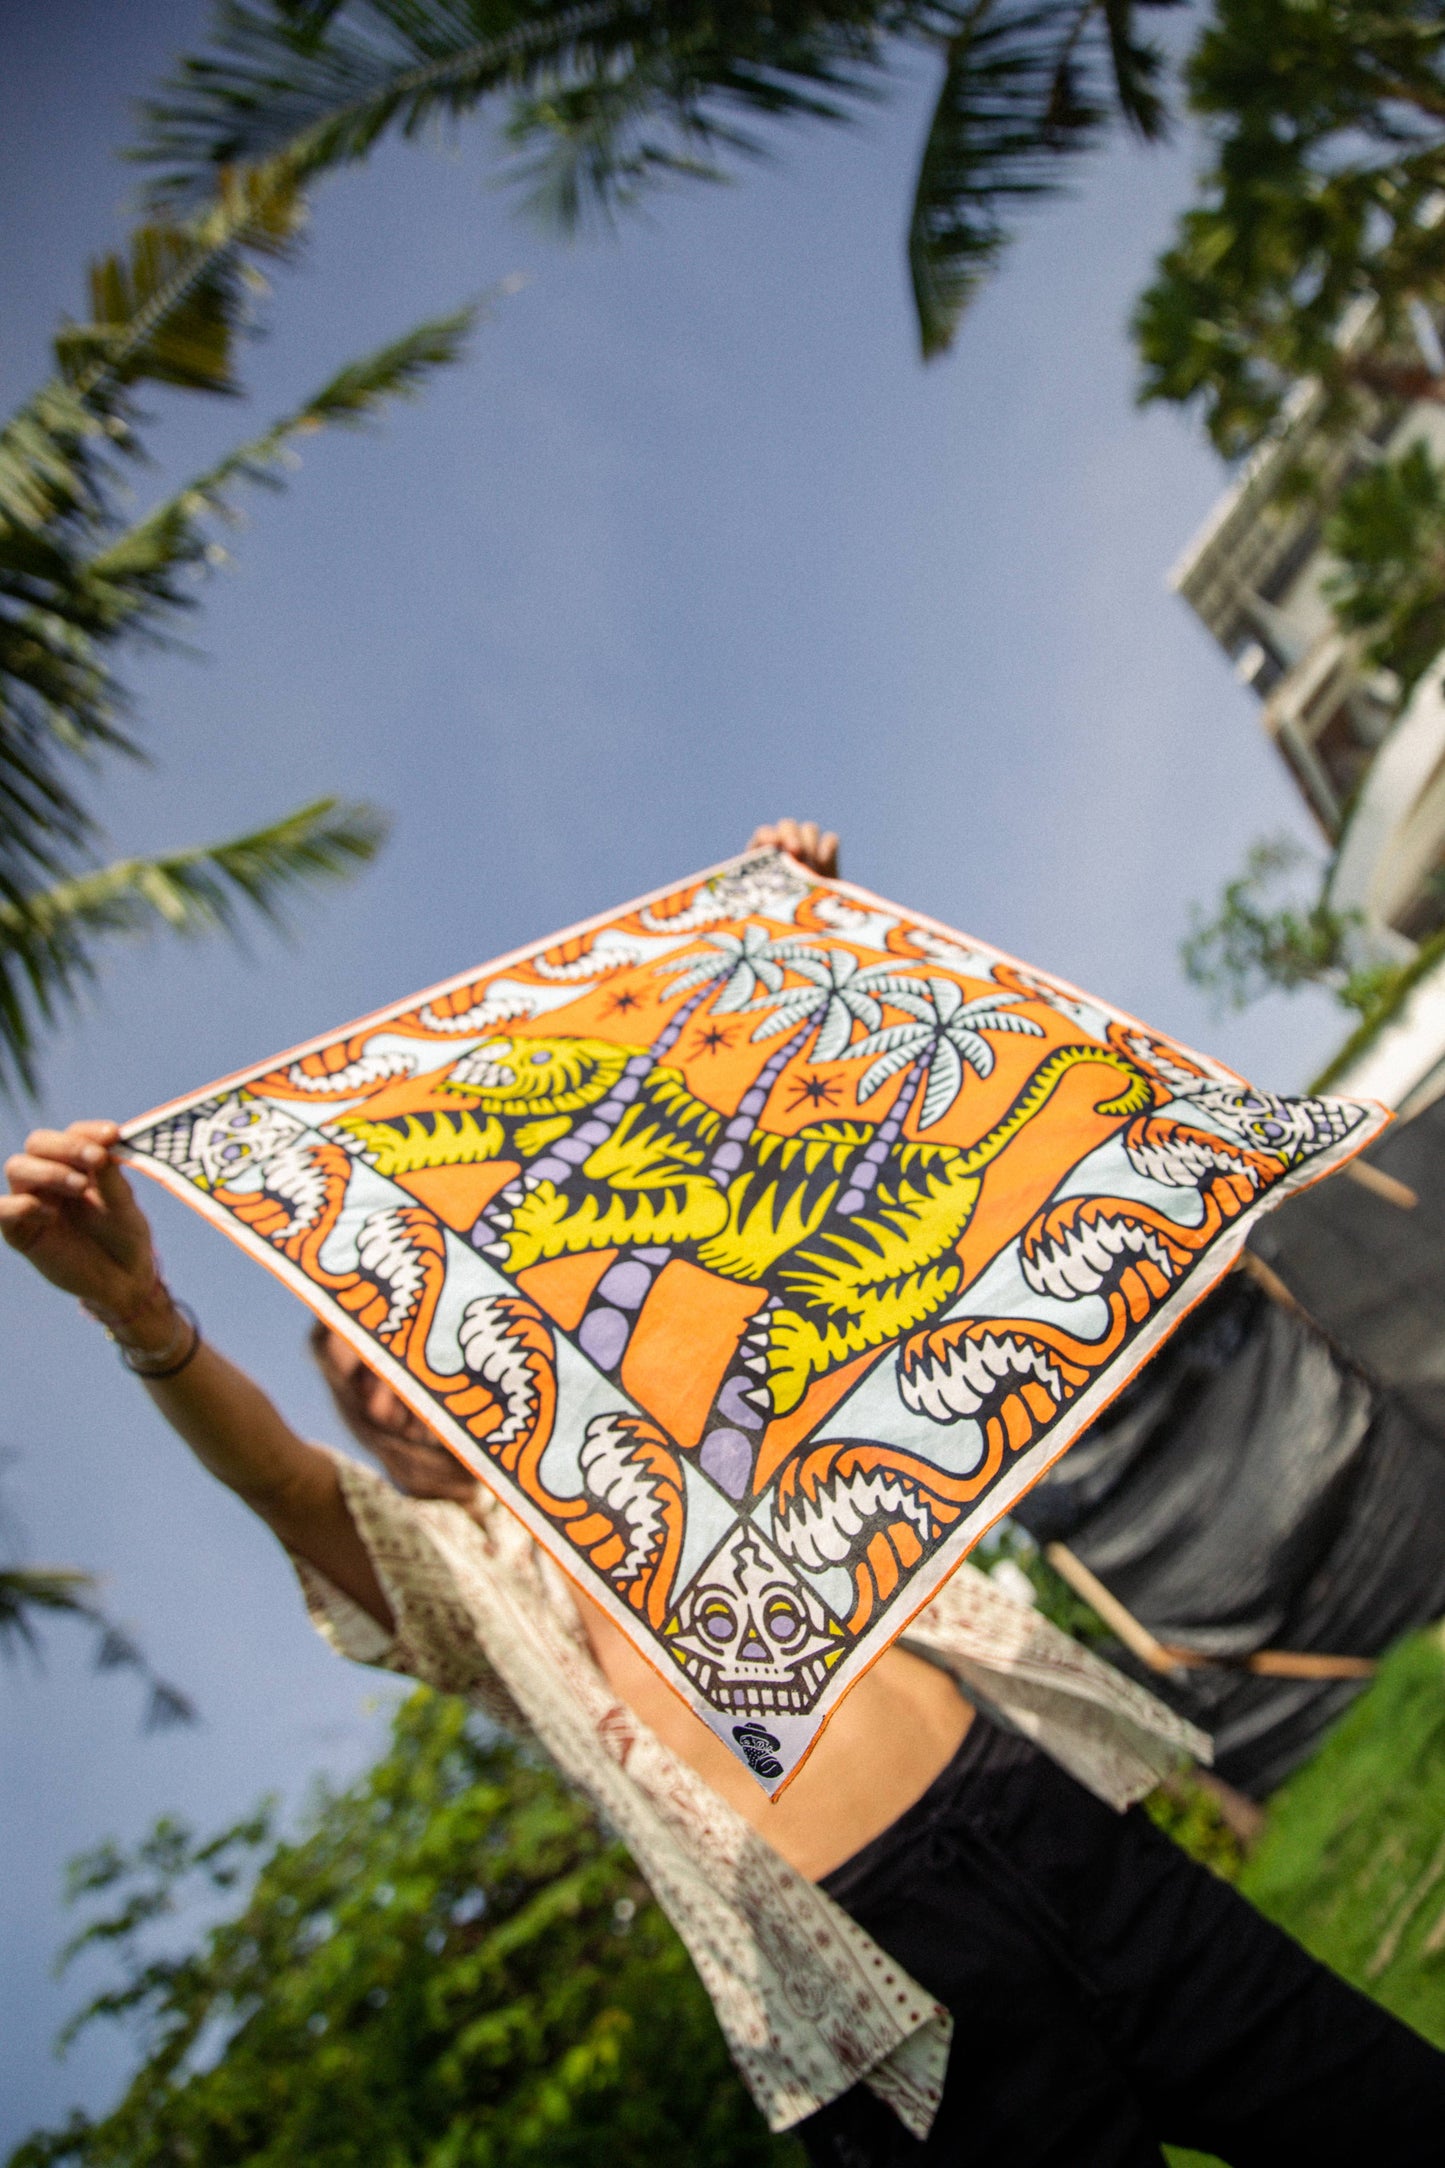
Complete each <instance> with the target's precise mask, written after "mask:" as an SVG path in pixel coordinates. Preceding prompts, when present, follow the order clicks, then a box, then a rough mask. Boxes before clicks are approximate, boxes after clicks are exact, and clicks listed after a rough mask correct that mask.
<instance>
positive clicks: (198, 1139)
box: [126, 851, 1388, 1794]
mask: <svg viewBox="0 0 1445 2168" xmlns="http://www.w3.org/2000/svg"><path fill="white" fill-rule="evenodd" d="M1387 1119H1388V1115H1387V1114H1386V1113H1385V1111H1384V1110H1383V1109H1382V1108H1379V1107H1376V1106H1373V1105H1370V1104H1365V1103H1360V1102H1352V1101H1349V1100H1343V1099H1316V1098H1304V1099H1280V1098H1276V1097H1275V1096H1273V1095H1272V1094H1271V1093H1268V1092H1261V1091H1256V1090H1253V1089H1252V1088H1251V1087H1250V1086H1249V1085H1247V1084H1246V1083H1244V1082H1243V1081H1242V1080H1241V1079H1240V1078H1239V1077H1237V1076H1235V1075H1234V1074H1233V1073H1232V1072H1231V1071H1229V1070H1228V1069H1225V1068H1223V1067H1222V1066H1221V1065H1220V1064H1219V1063H1217V1062H1214V1061H1210V1060H1207V1059H1205V1058H1204V1057H1202V1056H1200V1055H1198V1054H1194V1053H1190V1052H1189V1051H1188V1050H1187V1049H1185V1048H1184V1047H1182V1046H1180V1045H1178V1044H1177V1043H1176V1042H1175V1041H1173V1040H1171V1039H1167V1038H1164V1037H1162V1036H1161V1035H1160V1034H1158V1033H1156V1032H1153V1031H1149V1030H1147V1029H1145V1027H1144V1026H1143V1025H1141V1024H1139V1023H1137V1022H1136V1021H1135V1020H1134V1019H1133V1018H1131V1017H1129V1016H1126V1015H1125V1014H1124V1013H1123V1012H1122V1011H1120V1010H1118V1009H1115V1008H1113V1007H1111V1006H1110V1005H1109V1004H1108V1003H1106V1002H1102V1001H1098V1000H1096V999H1094V998H1092V997H1091V996H1089V995H1085V994H1081V993H1079V992H1078V991H1077V990H1076V989H1075V988H1073V987H1070V986H1068V985H1065V984H1064V983H1063V982H1062V981H1060V980H1058V979H1054V978H1050V977H1049V976H1048V975H1047V974H1045V973H1043V972H1040V971H1034V970H1030V969H1027V968H1026V967H1025V966H1023V965H1022V964H1019V963H1017V962H1015V961H1013V960H1012V959H1010V958H1009V957H1006V956H1004V955H1002V954H1000V952H999V951H998V950H996V949H993V948H990V947H988V946H987V945H986V944H984V943H982V942H978V941H973V940H969V939H966V938H965V937H964V936H962V935H959V934H955V933H951V932H949V931H948V930H947V928H945V927H942V926H940V925H937V924H936V923H934V922H933V921H932V920H929V919H926V918H922V917H919V916H918V915H916V914H914V913H910V912H907V911H903V910H900V909H899V908H898V907H897V906H896V905H894V904H891V903H885V902H883V901H881V900H880V899H879V898H878V897H875V896H871V895H869V894H868V893H867V892H866V891H864V890H862V889H858V888H855V887H853V886H852V885H851V884H850V883H848V882H844V881H835V880H824V879H821V878H819V877H817V876H815V875H812V874H809V873H806V872H804V871H803V869H802V868H801V867H799V866H798V865H797V864H796V863H795V862H794V861H793V860H792V859H790V858H789V857H787V856H786V855H784V854H783V853H781V852H776V851H767V852H762V853H754V854H750V855H748V856H745V857H742V858H739V859H736V860H733V861H732V862H730V863H729V864H727V865H724V866H722V867H721V868H719V869H717V870H715V871H714V872H712V873H709V874H704V875H700V876H698V877H696V878H694V879H692V880H689V881H686V882H684V883H682V884H681V885H680V886H677V887H674V888H670V889H667V890H664V891H660V892H659V893H657V894H656V895H653V896H650V897H648V898H646V899H644V900H643V901H642V902H640V903H636V904H632V905H630V906H628V907H627V908H625V909H623V910H620V911H617V912H614V913H611V914H609V915H608V916H607V917H605V918H600V919H596V920H593V921H592V922H591V923H589V924H588V925H585V926H582V927H580V928H577V929H574V930H573V931H571V932H569V933H566V934H563V935H560V936H556V937H553V938H552V939H550V940H548V941H546V942H544V943H541V944H539V945H537V946H535V947H532V948H528V949H524V950H519V951H518V952H516V953H515V954H513V955H511V956H507V957H503V958H502V959H500V960H499V961H498V962H496V963H494V964H491V965H488V966H486V967H485V968H484V969H481V970H477V971H471V972H469V973H467V974H466V976H465V977H462V978H459V979H455V980H452V981H450V982H449V983H447V984H446V985H444V986H440V987H436V988H433V989H432V990H431V991H430V992H428V993H425V994H421V995H418V996H414V997H413V998H411V999H410V1000H408V1001H406V1002H404V1003H401V1004H398V1005H397V1007H395V1008H393V1009H388V1010H385V1011H383V1012H381V1013H380V1014H378V1015H376V1016H372V1017H369V1018H367V1019H366V1020H365V1021H363V1022H361V1023H357V1024H351V1025H348V1026H347V1027H346V1029H345V1030H343V1031H339V1032H334V1033H329V1034H327V1035H325V1036H324V1037H322V1038H319V1039H316V1040H313V1041H312V1042H311V1043H310V1044H309V1045H307V1046H305V1047H301V1048H298V1049H296V1050H294V1051H293V1052H291V1053H288V1054H284V1055H281V1056H279V1057H277V1058H276V1059H275V1060H273V1061H270V1062H268V1063H266V1064H264V1065H263V1066H261V1067H259V1068H256V1069H254V1070H249V1071H247V1072H245V1073H244V1074H242V1075H239V1076H236V1077H233V1078H229V1079H227V1080H225V1081H224V1082H223V1083H220V1084H214V1085H211V1086H210V1087H208V1088H207V1089H206V1090H205V1091H203V1092H200V1093H197V1094H194V1095H192V1096H190V1097H188V1098H184V1099H179V1100H176V1101H174V1102H172V1103H171V1104H170V1105H168V1106H166V1107H162V1108H159V1109H157V1110H156V1111H155V1112H154V1113H151V1114H147V1115H144V1116H142V1117H141V1118H140V1119H139V1120H137V1121H135V1122H132V1123H130V1124H129V1125H128V1127H127V1130H126V1138H127V1145H128V1151H129V1154H130V1156H131V1157H132V1159H133V1160H134V1163H135V1164H136V1165H137V1166H138V1167H139V1168H141V1169H142V1170H143V1171H144V1172H145V1173H147V1174H151V1175H153V1176H155V1177H156V1178H157V1179H158V1180H159V1181H161V1182H163V1183H164V1184H165V1186H166V1187H167V1188H168V1189H170V1190H172V1191H173V1192H175V1193H176V1194H177V1195H178V1196H181V1197H183V1198H185V1199H186V1201H187V1202H188V1203H190V1204H193V1205H194V1206H195V1207H196V1208H197V1209H198V1210H199V1211H201V1212H203V1213H204V1214H205V1215H206V1217H207V1218H209V1219H211V1220H214V1221H215V1222H216V1223H217V1224H218V1225H219V1226H221V1227H222V1228H224V1229H225V1231H226V1233H227V1234H229V1235H231V1236H232V1237H233V1239H234V1240H236V1241H237V1242H239V1243H240V1244H241V1245H242V1247H243V1248H244V1249H246V1250H247V1251H249V1252H250V1254H251V1255H252V1256H254V1257H257V1258H259V1259H260V1260H261V1261H262V1262H263V1263H264V1264H266V1265H267V1266H269V1267H270V1269H271V1270H272V1271H274V1272H276V1273H277V1274H278V1275H279V1276H280V1277H281V1278H282V1279H283V1280H284V1281H285V1282H286V1284H287V1285H288V1286H290V1287H291V1288H293V1289H294V1291H295V1292H296V1293H297V1294H298V1295H300V1296H301V1297H302V1298H303V1300H304V1301H306V1302H307V1303H309V1304H310V1305H311V1307H312V1308H313V1309H314V1310H315V1311H316V1312H317V1313H318V1314H319V1315H320V1316H321V1317H322V1318H324V1319H325V1321H326V1323H327V1324H328V1325H329V1326H330V1327H331V1328H332V1329H333V1330H334V1331H336V1332H337V1333H339V1334H341V1335H342V1337H343V1338H344V1339H346V1340H347V1341H349V1342H350V1343H351V1345H352V1346H353V1347H355V1348H356V1349H357V1350H358V1352H359V1353H360V1354H361V1355H362V1356H363V1357H364V1359H365V1361H366V1362H367V1363H368V1364H369V1365H370V1366H371V1367H372V1368H373V1369H374V1370H375V1371H377V1372H378V1373H379V1374H380V1375H381V1376H382V1377H383V1378H385V1379H386V1380H387V1381H388V1382H389V1383H390V1384H391V1385H392V1386H393V1387H394V1388H395V1390H396V1391H397V1392H398V1394H400V1396H401V1397H402V1399H403V1400H404V1401H406V1402H407V1404H408V1405H409V1406H410V1407H411V1408H413V1409H414V1410H415V1411H416V1413H417V1414H418V1415H419V1416H421V1417H422V1418H423V1420H424V1421H426V1422H427V1423H428V1424H430V1425H431V1427H432V1428H433V1429H434V1430H435V1432H436V1434H437V1435H438V1437H440V1438H441V1439H442V1440H443V1441H444V1442H445V1443H446V1444H447V1445H448V1446H449V1447H450V1448H451V1450H452V1451H453V1452H454V1453H455V1454H456V1456H457V1458H458V1459H459V1460H461V1461H462V1462H463V1463H464V1464H465V1465H466V1467H467V1468H469V1469H470V1470H471V1471H472V1472H473V1473H474V1474H475V1475H476V1476H477V1478H478V1479H479V1480H480V1481H481V1482H483V1483H485V1484H486V1485H488V1486H489V1487H490V1488H491V1489H492V1490H493V1491H495V1492H496V1493H497V1494H498V1495H499V1496H500V1497H501V1498H502V1499H503V1500H504V1501H505V1503H506V1504H507V1505H508V1506H509V1507H510V1508H511V1509H512V1510H513V1511H514V1512H515V1513H516V1514H517V1515H518V1516H519V1517H520V1518H521V1520H522V1521H523V1522H524V1523H525V1524H526V1526H527V1528H528V1529H529V1530H530V1531H531V1533H532V1534H533V1535H534V1536H535V1537H536V1539H537V1540H538V1542H539V1543H541V1544H542V1545H543V1546H544V1548H545V1549H546V1550H547V1551H548V1553H549V1554H550V1555H551V1556H552V1557H553V1558H554V1559H555V1560H556V1561H557V1562H558V1564H559V1565H560V1566H562V1567H563V1568H564V1569H565V1571H566V1572H567V1573H568V1574H570V1575H571V1576H572V1578H573V1579H574V1580H575V1581H576V1582H577V1583H578V1584H579V1585H580V1586H581V1587H582V1588H583V1589H584V1590H585V1591H586V1593H587V1594H588V1595H589V1596H590V1597H592V1598H593V1600H594V1601H596V1602H597V1603H599V1604H600V1605H601V1606H602V1608H603V1609H604V1610H605V1611H606V1612H607V1613H608V1614H609V1616H610V1617H611V1618H612V1619H614V1620H615V1621H616V1623H617V1624H618V1625H619V1626H621V1627H622V1628H623V1630H624V1631H625V1632H626V1633H627V1634H628V1635H629V1636H630V1638H631V1640H632V1641H633V1643H634V1644H635V1645H636V1647H637V1648H638V1649H639V1650H640V1652H641V1653H642V1654H643V1656H644V1657H645V1658H646V1659H647V1660H648V1661H649V1662H650V1663H651V1664H652V1665H653V1667H654V1668H655V1669H656V1670H657V1671H658V1672H660V1673H661V1675H662V1676H663V1677H664V1678H665V1679H666V1680H667V1681H668V1682H669V1684H670V1685H671V1686H672V1687H674V1688H675V1690H676V1691H677V1692H678V1693H679V1694H680V1695H681V1696H682V1697H683V1699H684V1700H685V1701H686V1702H687V1703H688V1705H689V1706H690V1707H691V1708H692V1709H693V1710H694V1711H695V1712H696V1714H697V1715H698V1716H700V1717H701V1718H702V1720H703V1722H704V1723H706V1724H707V1725H708V1726H709V1728H710V1729H711V1730H712V1731H713V1732H714V1733H715V1734H716V1735H717V1737H718V1738H720V1739H721V1740H722V1741H723V1743H724V1744H725V1745H726V1746H727V1747H728V1749H729V1750H730V1751H731V1752H732V1753H734V1754H735V1755H737V1756H738V1757H739V1758H740V1759H741V1760H743V1761H744V1762H745V1763H746V1764H747V1766H748V1767H749V1768H750V1769H751V1770H752V1772H753V1774H754V1775H755V1776H756V1778H757V1780H758V1782H759V1783H760V1784H761V1785H762V1786H763V1787H764V1789H765V1790H766V1791H768V1792H769V1793H770V1794H776V1793H778V1792H780V1791H781V1790H782V1789H783V1788H784V1786H785V1785H786V1784H787V1782H788V1781H789V1780H790V1778H791V1777H792V1776H793V1775H794V1774H795V1773H796V1771H797V1770H798V1768H799V1767H800V1766H801V1764H802V1762H803V1760H804V1759H805V1757H806V1755H807V1752H808V1750H809V1748H810V1746H811V1745H812V1743H813V1741H814V1740H815V1739H816V1738H817V1736H818V1734H819V1732H820V1731H821V1729H822V1727H823V1725H824V1724H825V1723H826V1721H827V1719H828V1717H829V1715H830V1714H831V1712H832V1711H833V1710H834V1709H835V1708H836V1707H837V1705H838V1703H839V1701H840V1700H841V1699H842V1697H843V1696H844V1695H845V1694H846V1693H847V1692H848V1690H849V1688H850V1687H851V1686H852V1685H853V1684H854V1683H855V1682H856V1681H857V1680H858V1679H859V1678H860V1677H861V1676H862V1674H863V1672H864V1671H865V1670H866V1669H867V1668H868V1666H869V1665H870V1664H871V1663H872V1662H873V1661H874V1660H875V1659H876V1658H877V1657H878V1656H879V1655H880V1654H881V1653H882V1651H883V1650H884V1649H885V1648H887V1647H888V1645H889V1643H890V1642H892V1641H893V1640H894V1639H895V1637H896V1636H897V1635H898V1634H899V1633H900V1632H901V1631H902V1630H903V1628H904V1627H905V1626H906V1625H907V1623H908V1621H909V1619H910V1618H911V1617H912V1616H913V1615H914V1613H915V1612H917V1611H918V1610H919V1609H920V1608H921V1607H922V1606H923V1605H924V1604H925V1603H927V1602H928V1600H929V1599H930V1597H931V1596H933V1595H934V1594H935V1592H936V1591H937V1590H938V1588H939V1587H940V1585H941V1584H942V1582H943V1581H944V1580H945V1579H946V1578H947V1576H948V1575H949V1574H950V1573H951V1572H952V1571H953V1570H954V1568H955V1567H956V1566H957V1565H958V1564H959V1563H960V1561H961V1560H962V1559H963V1558H964V1557H965V1556H966V1554H967V1553H968V1551H969V1550H970V1549H971V1548H972V1546H973V1545H974V1544H975V1543H977V1541H978V1540H979V1538H980V1536H982V1535H983V1534H984V1532H985V1531H986V1530H987V1529H988V1528H989V1527H990V1526H991V1524H992V1523H993V1522H995V1521H997V1520H998V1519H999V1518H1000V1516H1001V1515H1003V1514H1005V1513H1007V1511H1008V1510H1009V1508H1010V1506H1011V1505H1013V1503H1014V1502H1015V1500H1016V1499H1018V1498H1019V1497H1020V1496H1021V1494H1022V1493H1023V1492H1025V1491H1026V1490H1028V1489H1029V1488H1030V1486H1031V1485H1033V1484H1034V1483H1036V1482H1037V1481H1038V1480H1039V1478H1040V1476H1042V1475H1043V1474H1044V1473H1045V1472H1046V1470H1047V1469H1048V1468H1049V1466H1050V1465H1051V1464H1052V1462H1053V1461H1055V1460H1056V1459H1057V1458H1058V1456H1059V1455H1060V1454H1061V1453H1062V1452H1063V1451H1064V1450H1065V1449H1066V1448H1067V1447H1068V1446H1069V1445H1070V1444H1071V1443H1072V1441H1073V1440H1074V1439H1075V1438H1077V1437H1078V1436H1079V1434H1080V1433H1081V1432H1082V1431H1083V1430H1084V1429H1085V1428H1086V1427H1087V1425H1088V1424H1089V1423H1090V1422H1091V1421H1092V1419H1093V1418H1094V1417H1095V1416H1096V1415H1097V1414H1098V1413H1099V1411H1100V1409H1101V1408H1102V1407H1104V1406H1105V1404H1106V1403H1107V1402H1108V1401H1109V1400H1110V1399H1112V1398H1113V1396H1114V1395H1115V1394H1116V1393H1117V1392H1119V1391H1120V1390H1121V1388H1122V1387H1123V1386H1124V1385H1125V1384H1126V1383H1127V1382H1128V1380H1129V1378H1130V1377H1132V1376H1133V1375H1134V1373H1135V1372H1136V1371H1137V1370H1138V1369H1139V1367H1140V1365H1141V1364H1142V1363H1143V1362H1145V1361H1146V1359H1147V1358H1148V1357H1149V1356H1150V1355H1151V1354H1153V1352H1154V1351H1155V1349H1156V1348H1157V1347H1158V1346H1159V1344H1160V1342H1161V1341H1162V1340H1163V1339H1164V1338H1165V1337H1166V1336H1167V1335H1168V1333H1169V1332H1171V1331H1172V1330H1173V1328H1174V1327H1175V1326H1176V1325H1177V1324H1178V1323H1179V1321H1180V1319H1181V1318H1182V1317H1183V1316H1184V1314H1185V1313H1186V1312H1187V1311H1188V1310H1189V1309H1190V1308H1191V1307H1192V1306H1193V1305H1194V1304H1195V1303H1196V1302H1198V1301H1199V1300H1200V1298H1201V1297H1202V1296H1203V1295H1205V1294H1206V1293H1207V1292H1208V1290H1209V1288H1210V1287H1211V1286H1212V1285H1213V1284H1214V1283H1215V1282H1216V1281H1217V1280H1218V1279H1219V1277H1220V1276H1221V1274H1223V1273H1224V1272H1225V1271H1226V1270H1227V1269H1228V1267H1229V1265H1230V1264H1231V1262H1232V1261H1233V1259H1234V1258H1235V1256H1236V1255H1237V1254H1238V1252H1239V1250H1240V1249H1241V1247H1242V1245H1243V1243H1244V1239H1245V1235H1246V1233H1247V1231H1248V1229H1249V1227H1250V1226H1251V1224H1252V1223H1253V1221H1254V1220H1255V1219H1256V1218H1257V1217H1258V1216H1259V1214H1260V1213H1261V1212H1263V1211H1266V1210H1267V1209H1268V1208H1269V1207H1270V1205H1272V1204H1274V1203H1276V1202H1278V1201H1279V1199H1280V1198H1282V1197H1284V1196H1286V1195H1287V1194H1288V1193H1290V1192H1291V1191H1293V1190H1296V1189H1299V1188H1301V1187H1302V1186H1304V1185H1305V1184H1306V1183H1308V1182H1311V1181H1314V1180H1315V1179H1317V1178H1318V1177H1319V1176H1321V1175H1323V1174H1328V1173H1330V1172H1331V1171H1333V1170H1334V1169H1335V1168H1337V1167H1339V1166H1340V1165H1342V1164H1343V1163H1344V1161H1345V1160H1347V1159H1349V1158H1350V1157H1352V1156H1353V1154H1354V1153H1355V1152H1357V1151H1358V1150H1359V1149H1360V1148H1361V1146H1362V1145H1364V1144H1366V1143H1368V1141H1369V1140H1370V1138H1371V1137H1373V1136H1374V1135H1375V1134H1376V1133H1377V1131H1378V1130H1379V1129H1380V1128H1381V1127H1382V1125H1383V1124H1384V1122H1385V1121H1386V1120H1387Z"/></svg>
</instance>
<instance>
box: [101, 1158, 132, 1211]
mask: <svg viewBox="0 0 1445 2168" xmlns="http://www.w3.org/2000/svg"><path fill="white" fill-rule="evenodd" d="M95 1181H96V1188H97V1189H98V1191H99V1193H100V1197H101V1199H102V1201H103V1202H104V1203H105V1204H106V1205H107V1206H108V1207H109V1208H110V1210H111V1211H112V1212H119V1213H126V1212H133V1213H135V1215H136V1216H137V1218H139V1217H140V1216H141V1210H140V1206H139V1205H138V1204H137V1203H136V1201H135V1191H134V1190H133V1189H132V1188H131V1186H130V1183H129V1182H128V1181H127V1180H126V1177H125V1175H124V1174H123V1173H122V1171H121V1169H120V1166H119V1164H118V1163H117V1162H116V1161H115V1160H113V1159H112V1158H111V1157H110V1154H109V1153H106V1154H105V1155H104V1157H103V1158H102V1160H101V1163H100V1171H99V1173H98V1174H97V1175H96V1178H95Z"/></svg>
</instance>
